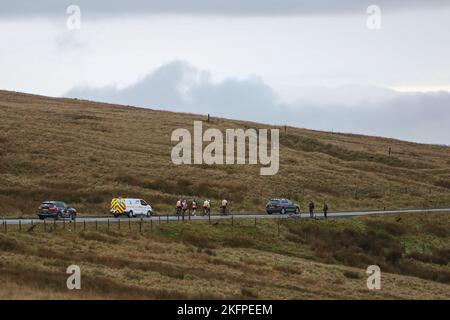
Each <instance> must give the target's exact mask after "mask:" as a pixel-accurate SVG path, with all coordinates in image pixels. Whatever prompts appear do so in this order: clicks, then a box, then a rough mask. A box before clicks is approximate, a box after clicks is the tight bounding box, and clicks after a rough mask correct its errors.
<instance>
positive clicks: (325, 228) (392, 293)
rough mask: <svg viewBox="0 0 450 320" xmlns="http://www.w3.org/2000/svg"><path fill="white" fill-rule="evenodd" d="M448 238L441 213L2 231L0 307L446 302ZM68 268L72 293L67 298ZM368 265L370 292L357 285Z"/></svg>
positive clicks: (448, 219) (449, 224)
mask: <svg viewBox="0 0 450 320" xmlns="http://www.w3.org/2000/svg"><path fill="white" fill-rule="evenodd" d="M278 230H279V231H278ZM449 230H450V215H448V214H446V213H433V214H429V215H421V214H412V215H399V216H384V217H364V218H351V219H333V220H328V221H324V220H319V221H314V220H310V221H305V220H302V221H298V220H295V219H285V220H284V219H283V220H282V221H280V225H279V229H278V225H277V221H272V220H270V221H268V220H265V219H261V220H258V221H257V225H256V226H255V225H254V221H251V220H245V219H242V220H241V219H239V221H238V219H236V220H235V221H234V224H233V225H232V224H231V221H229V220H228V221H219V222H218V221H214V222H213V223H212V224H211V225H209V224H208V223H202V222H190V223H189V222H185V223H182V222H170V223H166V222H165V221H164V220H163V221H161V223H158V222H154V223H153V225H150V224H149V222H145V223H144V224H143V225H142V226H140V223H139V222H138V221H136V220H135V221H134V222H133V223H131V224H130V225H128V223H126V224H122V225H121V227H120V228H119V225H118V224H117V223H115V224H112V223H111V225H110V227H109V229H108V226H107V224H106V223H103V224H99V225H95V224H94V223H88V224H86V225H85V226H83V224H79V225H78V227H77V228H76V230H75V229H74V226H73V224H69V223H67V224H66V225H65V229H63V226H62V223H59V224H58V225H57V227H56V229H55V228H54V226H53V224H49V225H47V228H46V231H44V228H43V225H39V226H36V225H35V226H34V227H33V228H32V227H30V226H28V227H25V226H22V230H21V231H19V229H18V226H15V227H13V226H10V228H9V230H8V232H7V233H4V232H1V233H0V252H1V259H0V270H1V273H0V282H1V283H2V286H1V288H0V299H17V298H21V299H24V298H25V299H117V298H122V299H123V298H125V299H199V298H201V299H211V298H220V299H233V298H234V299H450V290H449V288H450V287H449V284H450V268H449V262H450V250H449V248H450V243H449V240H450V234H449ZM50 243H51V244H52V245H49V244H50ZM72 264H76V265H78V266H80V268H81V272H82V275H81V281H82V283H81V287H82V290H80V291H76V290H75V291H69V290H67V288H66V279H67V276H68V275H67V274H66V273H65V271H66V268H67V267H68V266H69V265H72ZM372 264H376V265H378V266H380V268H381V272H382V273H381V290H368V289H367V287H366V281H367V277H368V276H367V274H366V268H367V266H368V265H372Z"/></svg>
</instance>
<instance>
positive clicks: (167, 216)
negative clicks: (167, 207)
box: [167, 215, 169, 223]
mask: <svg viewBox="0 0 450 320" xmlns="http://www.w3.org/2000/svg"><path fill="white" fill-rule="evenodd" d="M167 223H169V215H167Z"/></svg>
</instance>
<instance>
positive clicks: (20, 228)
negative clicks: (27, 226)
mask: <svg viewBox="0 0 450 320" xmlns="http://www.w3.org/2000/svg"><path fill="white" fill-rule="evenodd" d="M19 231H22V220H19Z"/></svg>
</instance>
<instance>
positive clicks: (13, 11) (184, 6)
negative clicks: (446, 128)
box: [0, 0, 450, 16]
mask: <svg viewBox="0 0 450 320" xmlns="http://www.w3.org/2000/svg"><path fill="white" fill-rule="evenodd" d="M71 4H76V5H79V6H80V7H81V8H82V11H83V14H123V13H133V14H200V15H202V14H205V15H208V14H213V15H244V16H277V15H302V14H347V13H361V12H364V11H365V9H366V8H367V6H368V5H371V4H376V5H378V6H380V7H382V8H383V10H388V11H396V10H410V9H427V8H443V7H446V6H449V5H450V3H449V1H447V0H427V1H423V0H377V1H373V0H340V1H336V0H315V1H311V0H245V1H242V0H190V1H187V0H164V1H163V0H128V1H123V0H98V1H89V0H78V1H73V0H40V1H33V0H15V1H2V2H0V15H29V14H33V15H47V14H55V13H57V14H59V13H65V10H66V8H67V6H68V5H71Z"/></svg>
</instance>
